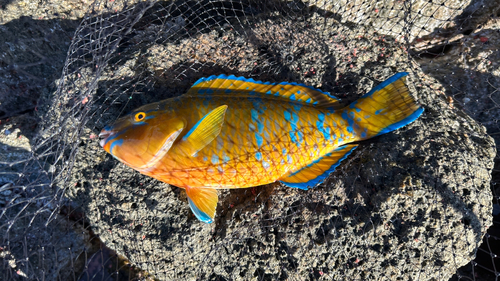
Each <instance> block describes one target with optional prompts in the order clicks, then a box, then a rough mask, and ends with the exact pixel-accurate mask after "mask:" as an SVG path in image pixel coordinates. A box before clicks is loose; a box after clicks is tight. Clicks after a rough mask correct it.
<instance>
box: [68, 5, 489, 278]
mask: <svg viewBox="0 0 500 281" xmlns="http://www.w3.org/2000/svg"><path fill="white" fill-rule="evenodd" d="M278 18H279V17H278ZM319 23H321V26H322V28H321V29H319V30H318V29H315V28H314V26H316V25H318V24H319ZM292 25H293V26H294V28H295V29H294V30H293V31H292V30H291V29H289V28H288V27H289V26H292ZM259 30H266V32H267V33H266V35H265V36H263V35H259V32H257V31H259ZM243 34H250V35H249V37H248V38H247V37H244V35H243ZM358 34H365V36H363V37H359V36H358ZM367 34H371V35H367ZM278 38H279V40H277V39H278ZM136 39H140V37H136ZM200 40H205V43H204V46H211V45H214V46H215V47H214V48H209V47H207V48H209V49H207V50H204V49H203V48H204V47H202V49H203V50H202V51H200V52H199V53H197V51H196V48H195V47H196V46H199V42H200ZM219 41H220V42H219ZM138 42H141V41H140V40H138ZM222 42H223V43H224V44H223V46H224V47H225V48H219V47H217V46H221V45H220V44H221V43H222ZM241 42H248V43H241ZM262 46H266V48H267V50H272V51H267V53H266V56H264V55H263V54H262V53H259V52H262ZM354 46H355V47H354ZM142 47H147V48H148V49H147V53H148V54H150V55H151V57H149V58H148V60H150V61H151V62H153V61H155V62H156V63H157V64H156V65H155V64H153V63H149V64H145V65H146V66H147V67H149V68H148V70H149V71H148V72H147V73H151V74H152V75H151V76H147V77H146V78H144V79H143V78H141V79H143V80H142V81H148V79H157V80H156V81H157V85H156V86H155V87H154V88H153V89H152V90H151V92H149V93H147V94H143V95H136V96H133V98H132V99H131V100H130V99H128V96H127V95H124V94H121V95H118V94H116V96H112V95H113V94H115V93H116V92H114V91H113V88H112V85H113V83H114V82H113V79H120V78H121V76H120V75H117V74H124V75H125V79H128V76H127V75H129V74H131V73H134V71H135V70H136V69H135V68H132V67H131V66H134V65H136V64H135V62H136V59H137V58H134V57H133V58H129V60H128V61H126V62H123V63H122V64H120V65H118V66H117V65H115V66H114V67H115V68H114V69H113V70H111V69H108V70H109V71H108V72H106V73H104V76H103V77H101V81H102V82H101V84H100V85H99V87H100V88H104V89H106V91H107V92H106V93H109V94H110V95H111V96H107V97H106V98H107V99H114V98H116V99H115V100H117V101H127V102H128V104H127V109H132V108H133V107H135V106H138V105H139V104H141V103H146V102H151V101H156V100H158V99H161V98H165V97H167V96H169V95H173V94H178V93H179V92H180V91H181V90H184V89H186V88H188V87H189V86H190V84H191V83H192V82H193V80H195V79H196V78H198V77H200V72H201V73H204V74H215V73H214V72H221V71H224V72H226V73H233V74H240V75H244V74H248V75H250V76H251V75H252V74H253V73H254V71H256V70H259V71H261V72H259V73H258V74H254V75H256V76H257V77H258V78H260V79H262V80H268V79H272V80H274V81H276V80H277V81H280V80H281V81H283V80H288V81H296V82H303V83H307V84H309V85H311V86H317V87H321V88H322V89H323V90H326V91H330V92H332V93H334V94H337V95H338V96H340V97H342V98H344V101H345V102H349V101H352V100H355V99H356V98H357V97H359V96H360V95H361V94H363V93H365V92H367V91H368V90H369V89H370V88H372V87H373V86H374V85H376V84H377V83H379V82H381V81H383V80H384V79H386V78H388V77H389V76H390V75H392V74H394V73H395V72H399V71H410V73H411V74H410V78H409V81H408V84H409V86H410V87H411V90H412V92H413V93H414V94H415V95H416V96H417V97H418V99H419V101H420V102H421V103H422V104H423V106H424V108H425V113H424V114H423V115H422V116H421V117H420V118H419V119H418V120H417V121H415V122H414V123H412V124H410V125H408V126H406V127H404V128H402V129H400V130H398V131H396V132H393V133H390V134H387V135H384V136H381V137H378V138H376V139H373V140H370V141H367V142H364V143H363V144H362V145H361V146H360V148H359V149H358V150H357V151H356V152H355V153H354V154H353V155H351V157H349V159H348V160H346V161H345V163H343V164H342V165H341V167H340V168H339V169H338V170H337V171H336V172H334V173H332V174H331V175H330V177H329V178H328V179H327V180H326V181H325V183H324V184H322V185H320V186H318V187H316V188H314V189H313V190H310V191H300V190H294V189H289V188H286V187H283V186H281V185H280V184H272V185H268V186H263V187H255V188H250V189H242V190H230V191H221V192H220V201H219V206H218V209H217V217H216V220H215V222H214V223H213V224H211V225H206V224H203V223H200V222H198V221H197V220H196V218H194V216H193V215H192V213H191V211H190V210H189V207H188V205H187V199H186V196H185V194H184V192H183V191H182V190H181V189H179V188H176V187H171V186H168V185H167V184H164V183H160V182H158V181H156V180H153V179H151V178H147V177H145V176H142V175H140V174H139V173H138V172H135V171H133V170H131V169H130V168H128V167H125V166H124V165H122V164H120V163H118V162H117V161H116V160H114V159H113V158H112V157H110V156H109V155H106V153H105V152H104V151H103V150H102V149H101V148H100V147H99V145H98V143H97V141H96V140H91V139H85V140H83V142H82V144H81V146H80V153H79V154H78V155H77V159H76V161H75V166H74V169H73V172H72V174H71V182H70V183H69V184H68V189H67V192H66V196H67V197H68V198H70V199H71V200H73V201H74V202H76V203H77V204H78V205H81V206H82V207H83V208H84V209H85V212H86V214H88V218H89V220H90V222H91V224H92V227H93V229H94V231H95V232H96V233H97V234H98V235H99V236H100V238H101V239H102V240H103V241H104V243H105V244H106V245H108V246H109V247H111V248H112V249H115V250H116V251H117V252H118V253H120V254H121V255H124V256H125V257H127V258H128V259H129V260H130V261H131V262H132V263H133V264H136V265H138V266H139V267H140V268H142V269H144V270H146V271H148V272H150V273H151V274H153V275H154V276H156V277H157V278H159V279H161V280H171V279H196V278H198V279H208V278H215V277H222V278H226V279H238V278H241V279H245V280H246V279H251V278H272V279H278V278H283V279H286V278H292V279H305V278H321V277H323V278H326V279H333V280H336V279H342V278H348V279H354V278H356V279H396V278H403V279H410V278H411V279H413V280H447V279H449V278H450V277H451V276H452V275H453V274H454V273H455V271H456V270H457V268H459V267H460V266H462V265H465V264H467V263H468V262H470V261H471V260H472V259H473V258H474V254H475V250H476V249H477V247H478V244H479V243H480V241H481V239H482V236H483V235H484V233H485V232H486V229H487V228H488V227H489V226H490V225H491V223H492V221H491V213H492V207H491V202H492V195H491V191H490V190H489V181H490V179H491V176H490V173H491V169H492V167H493V158H494V156H495V153H496V150H495V144H494V142H493V140H492V138H491V137H489V136H488V135H487V134H486V130H485V128H484V127H483V126H481V125H480V124H478V123H477V122H476V121H474V120H473V119H471V118H470V117H469V116H467V115H466V114H464V113H463V112H462V111H460V110H459V109H457V108H454V107H453V106H452V105H450V103H449V102H448V100H447V99H446V98H445V96H444V95H443V94H442V91H443V88H442V86H441V85H440V84H439V83H438V82H437V81H436V80H435V79H433V78H431V77H429V76H427V75H425V74H424V73H423V72H422V71H421V70H420V69H419V68H418V67H417V66H415V65H412V62H411V61H409V60H408V55H407V53H406V52H405V50H404V48H403V47H402V46H401V45H399V44H397V43H396V42H395V40H394V38H391V37H383V36H381V35H378V34H376V33H375V34H374V33H373V32H372V31H370V29H363V28H362V27H346V26H343V25H340V24H338V23H336V22H335V21H334V20H331V19H324V18H321V17H320V16H319V15H317V14H314V15H312V16H311V17H310V18H308V19H307V20H306V21H305V22H300V21H294V22H293V23H292V22H291V21H289V20H285V19H281V20H279V19H276V20H275V21H274V22H270V21H263V22H259V23H257V24H256V25H252V29H247V30H245V32H243V31H242V30H236V29H233V30H229V29H228V30H226V31H225V32H224V35H223V36H216V35H215V34H214V35H211V33H209V34H205V35H197V36H194V37H190V38H185V39H179V40H176V41H175V42H166V43H164V44H161V45H149V46H142ZM211 50H212V51H211ZM210 52H213V53H214V54H217V55H214V56H213V57H209V56H203V55H206V54H207V53H210ZM218 52H222V54H220V53H218ZM224 52H225V53H224ZM188 54H189V55H188ZM257 54H258V56H257ZM287 56H288V57H293V59H292V60H285V59H283V58H286V57H287ZM256 57H259V58H262V59H261V60H256ZM168 59H171V60H172V61H173V62H174V63H172V65H167V66H165V67H163V66H162V65H161V63H159V62H161V61H165V63H167V60H168ZM235 60H237V61H238V62H239V64H235V65H234V66H232V67H228V66H227V65H228V62H231V61H235ZM270 61H274V62H275V63H272V64H271V63H269V62H270ZM143 62H144V61H143ZM141 73H142V72H141ZM273 73H274V74H273ZM153 74H154V75H153ZM113 75H117V76H118V78H116V77H115V76H113ZM179 78H183V79H184V80H182V81H181V80H180V79H179ZM172 85H175V89H172V88H173V86H172ZM155 93H161V94H157V95H155ZM96 97H97V98H98V97H99V96H96ZM122 99H123V100H122ZM123 108H124V107H123V106H122V105H120V104H113V105H111V106H107V107H106V114H102V113H99V110H102V105H99V103H96V105H94V107H93V109H95V110H97V111H96V112H97V113H96V114H94V116H98V117H97V118H96V119H95V124H97V125H96V127H92V128H94V129H95V130H94V132H92V131H90V130H86V131H85V132H84V135H90V134H92V133H93V134H95V133H97V132H98V128H100V126H102V125H103V124H105V123H107V122H109V121H111V120H113V119H114V118H116V117H117V115H118V114H119V113H120V112H122V110H123Z"/></svg>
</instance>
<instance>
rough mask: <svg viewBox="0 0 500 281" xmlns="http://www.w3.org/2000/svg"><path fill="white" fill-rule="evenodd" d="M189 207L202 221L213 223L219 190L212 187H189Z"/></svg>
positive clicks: (187, 189) (187, 190)
mask: <svg viewBox="0 0 500 281" xmlns="http://www.w3.org/2000/svg"><path fill="white" fill-rule="evenodd" d="M186 193H187V197H188V202H189V207H190V208H191V210H192V211H193V214H194V215H195V216H196V217H197V218H198V219H199V220H200V221H202V222H205V223H212V222H213V221H214V217H215V209H216V208H217V202H218V201H219V196H218V195H217V190H216V189H215V188H210V187H187V188H186Z"/></svg>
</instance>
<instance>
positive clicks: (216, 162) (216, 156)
mask: <svg viewBox="0 0 500 281" xmlns="http://www.w3.org/2000/svg"><path fill="white" fill-rule="evenodd" d="M211 162H212V164H214V165H215V164H219V156H218V155H217V154H212V159H211Z"/></svg>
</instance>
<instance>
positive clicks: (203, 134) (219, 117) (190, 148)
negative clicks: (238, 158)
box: [179, 105, 227, 156]
mask: <svg viewBox="0 0 500 281" xmlns="http://www.w3.org/2000/svg"><path fill="white" fill-rule="evenodd" d="M226 109H227V105H222V106H219V107H217V108H216V109H214V110H212V111H210V113H208V114H207V115H205V116H204V117H203V118H201V120H200V121H198V123H196V124H195V125H194V126H193V128H191V130H190V131H189V132H188V133H187V134H186V135H185V136H184V137H183V138H182V141H181V143H179V149H180V150H182V151H184V152H185V153H186V154H187V155H189V156H193V155H195V154H196V152H198V151H200V150H201V149H202V148H204V147H205V146H207V145H208V144H209V143H211V142H212V141H213V140H214V139H215V138H216V137H217V136H218V135H219V133H220V131H221V129H222V125H223V124H224V116H225V114H226Z"/></svg>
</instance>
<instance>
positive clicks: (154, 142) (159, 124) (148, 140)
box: [101, 112, 186, 171]
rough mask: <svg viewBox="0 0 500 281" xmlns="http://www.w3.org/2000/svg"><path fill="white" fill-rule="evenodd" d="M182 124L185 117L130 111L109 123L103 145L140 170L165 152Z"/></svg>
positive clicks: (150, 164)
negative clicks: (109, 132) (110, 132)
mask: <svg viewBox="0 0 500 281" xmlns="http://www.w3.org/2000/svg"><path fill="white" fill-rule="evenodd" d="M140 114H144V116H142V115H140ZM185 126H186V124H185V121H184V120H183V119H181V118H178V117H171V118H162V116H154V115H152V114H148V113H145V112H140V113H133V114H130V115H129V116H125V117H123V118H121V119H119V120H118V121H117V122H116V123H115V124H114V125H113V126H111V129H110V130H112V132H113V133H112V135H110V136H109V137H108V140H106V142H105V144H104V145H103V148H104V149H105V150H106V151H107V152H109V153H110V154H111V155H113V156H114V157H115V158H117V159H118V160H120V161H122V162H123V163H125V164H127V165H129V166H130V167H132V168H134V169H136V170H138V171H144V170H146V169H148V168H151V167H153V166H154V165H155V164H156V163H158V161H159V160H161V159H162V158H163V157H164V156H165V154H167V153H168V151H169V150H170V148H171V147H172V144H173V143H174V141H175V140H176V139H177V137H178V136H179V135H180V134H181V132H182V130H183V129H184V128H185ZM103 132H104V130H103ZM101 134H102V133H101Z"/></svg>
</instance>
